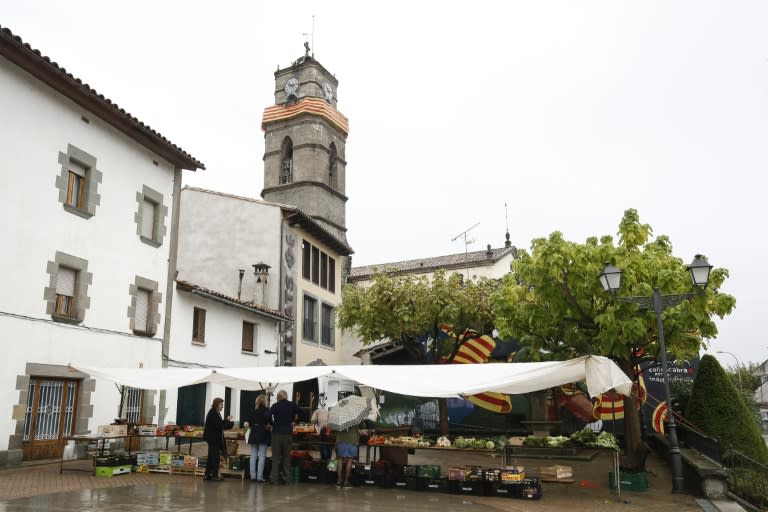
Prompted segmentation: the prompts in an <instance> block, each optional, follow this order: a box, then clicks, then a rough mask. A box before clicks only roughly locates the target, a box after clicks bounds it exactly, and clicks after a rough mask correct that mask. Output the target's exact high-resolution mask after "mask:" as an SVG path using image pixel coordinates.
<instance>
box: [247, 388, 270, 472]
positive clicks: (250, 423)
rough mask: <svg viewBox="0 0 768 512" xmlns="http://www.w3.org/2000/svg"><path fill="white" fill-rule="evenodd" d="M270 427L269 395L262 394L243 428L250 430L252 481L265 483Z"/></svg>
mask: <svg viewBox="0 0 768 512" xmlns="http://www.w3.org/2000/svg"><path fill="white" fill-rule="evenodd" d="M268 426H269V425H268V424H267V395H264V394H262V395H259V396H257V397H256V408H255V409H254V410H253V411H251V413H250V414H249V415H248V417H247V418H246V419H245V423H243V427H245V428H248V429H249V430H248V439H246V442H247V443H248V444H249V445H250V447H251V467H250V475H251V481H255V482H263V481H264V461H265V459H266V456H267V446H269V438H270V435H269V430H268V429H267V427H268ZM257 461H258V470H257V465H256V462H257Z"/></svg>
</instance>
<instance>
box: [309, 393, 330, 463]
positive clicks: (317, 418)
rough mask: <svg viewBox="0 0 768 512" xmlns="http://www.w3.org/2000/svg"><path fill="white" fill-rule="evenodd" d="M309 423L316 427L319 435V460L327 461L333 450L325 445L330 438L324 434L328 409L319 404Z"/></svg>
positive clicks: (326, 427)
mask: <svg viewBox="0 0 768 512" xmlns="http://www.w3.org/2000/svg"><path fill="white" fill-rule="evenodd" d="M310 421H311V422H312V424H314V425H317V432H318V434H320V443H321V444H320V449H319V452H320V459H321V460H328V459H330V458H331V453H332V452H333V448H332V447H331V445H330V444H326V443H329V442H330V436H329V435H328V434H327V432H326V431H327V429H328V409H327V408H326V407H325V404H324V403H321V404H320V407H318V408H317V409H315V412H313V413H312V419H310Z"/></svg>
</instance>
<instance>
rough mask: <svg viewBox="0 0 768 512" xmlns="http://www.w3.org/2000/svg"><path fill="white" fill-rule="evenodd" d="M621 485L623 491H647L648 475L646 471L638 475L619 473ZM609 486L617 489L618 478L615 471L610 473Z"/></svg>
mask: <svg viewBox="0 0 768 512" xmlns="http://www.w3.org/2000/svg"><path fill="white" fill-rule="evenodd" d="M619 483H620V484H621V490H622V491H647V490H648V474H647V473H646V472H645V471H639V472H637V473H619ZM608 485H609V486H610V487H611V489H615V488H616V476H615V475H614V473H613V471H609V472H608Z"/></svg>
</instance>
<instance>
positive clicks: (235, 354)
mask: <svg viewBox="0 0 768 512" xmlns="http://www.w3.org/2000/svg"><path fill="white" fill-rule="evenodd" d="M195 307H198V308H202V309H205V311H206V314H205V343H204V344H201V343H198V342H193V341H192V324H193V311H194V308H195ZM244 321H247V322H251V323H254V324H256V325H257V326H258V327H257V330H258V333H257V338H256V340H255V343H254V345H255V346H254V352H253V353H250V352H243V351H242V350H241V349H242V332H243V322H244ZM277 349H278V322H277V321H276V320H273V319H271V318H268V317H265V316H264V315H260V314H256V313H251V312H249V311H244V310H242V309H238V308H235V307H232V306H228V305H226V304H222V303H220V302H217V301H214V300H211V299H207V298H205V297H200V296H198V295H194V294H192V293H189V292H185V291H179V290H175V295H174V299H173V322H172V324H171V343H170V348H169V359H171V361H169V366H182V367H195V366H197V365H202V366H206V367H237V368H248V367H259V366H267V367H273V366H275V364H276V363H277ZM266 351H270V352H273V353H272V354H268V353H267V352H266ZM239 392H240V390H239V389H233V390H232V393H233V394H232V397H233V400H232V404H230V405H231V407H232V408H231V414H232V415H233V416H234V417H235V418H239V417H240V411H239V410H238V408H239V399H236V398H235V397H239ZM217 396H221V397H223V396H224V387H223V386H218V385H215V384H209V385H208V386H207V393H206V401H205V404H204V406H205V411H203V412H206V411H207V410H208V408H209V407H210V404H211V402H212V401H213V398H215V397H217ZM177 398H178V393H177V391H176V390H169V391H168V392H167V395H166V408H167V410H168V411H167V415H166V422H175V421H176V416H177V409H176V405H177V404H176V402H177Z"/></svg>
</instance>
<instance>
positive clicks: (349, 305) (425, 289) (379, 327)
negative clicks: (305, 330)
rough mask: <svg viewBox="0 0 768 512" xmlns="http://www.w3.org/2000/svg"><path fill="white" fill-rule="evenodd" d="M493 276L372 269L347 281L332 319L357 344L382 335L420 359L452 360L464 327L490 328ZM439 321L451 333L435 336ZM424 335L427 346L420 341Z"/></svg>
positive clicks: (444, 425) (443, 424) (444, 422)
mask: <svg viewBox="0 0 768 512" xmlns="http://www.w3.org/2000/svg"><path fill="white" fill-rule="evenodd" d="M498 286H499V283H498V281H496V280H492V279H485V278H481V279H479V280H477V281H473V280H466V281H465V280H464V279H463V277H462V275H461V274H458V273H452V274H450V275H448V274H447V273H446V272H445V271H442V270H440V271H437V272H435V273H434V275H433V276H432V277H431V278H428V277H427V276H424V275H422V276H392V275H390V274H388V273H386V272H379V273H376V274H375V275H374V277H373V279H372V281H371V283H370V285H368V286H359V285H348V286H346V287H345V288H344V292H343V296H342V303H341V306H339V307H338V308H337V309H336V315H337V323H338V325H339V327H340V328H342V329H349V330H351V331H352V332H354V333H355V334H356V335H357V336H358V337H359V339H360V341H361V342H362V344H363V345H368V344H371V343H375V342H377V341H380V340H383V339H388V340H390V341H392V342H395V343H397V344H400V345H402V346H403V347H404V348H405V349H406V350H407V351H408V352H409V354H410V355H411V357H412V358H413V359H414V360H415V361H418V362H420V363H429V362H436V361H438V360H439V359H440V358H441V357H446V358H447V359H448V360H450V359H452V358H453V357H454V356H455V355H456V352H457V350H458V349H459V347H460V346H461V342H460V340H459V339H458V335H459V334H461V333H463V332H464V331H465V330H466V329H474V330H475V331H477V332H479V333H480V334H485V333H488V332H490V331H491V330H492V328H493V323H492V320H493V311H492V308H491V303H490V298H491V296H492V294H493V293H494V292H495V291H496V290H497V289H498ZM443 325H448V326H451V327H452V331H453V332H454V333H456V335H455V336H454V337H453V338H446V337H444V336H441V333H442V330H441V327H442V326H443ZM423 340H427V343H426V346H427V350H425V351H422V350H421V348H420V347H421V342H422V341H423ZM439 403H440V430H441V431H442V432H443V433H447V430H448V417H447V413H446V409H445V401H444V400H440V401H439Z"/></svg>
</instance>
